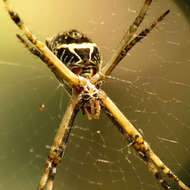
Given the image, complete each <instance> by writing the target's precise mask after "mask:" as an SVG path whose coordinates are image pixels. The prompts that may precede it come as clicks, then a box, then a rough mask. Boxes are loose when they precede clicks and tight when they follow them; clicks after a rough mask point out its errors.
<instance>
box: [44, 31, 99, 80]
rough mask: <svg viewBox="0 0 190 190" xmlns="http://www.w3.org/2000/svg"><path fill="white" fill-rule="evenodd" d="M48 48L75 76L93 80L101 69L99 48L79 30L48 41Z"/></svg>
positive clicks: (60, 34) (58, 35) (61, 34)
mask: <svg viewBox="0 0 190 190" xmlns="http://www.w3.org/2000/svg"><path fill="white" fill-rule="evenodd" d="M46 45H47V46H48V48H49V49H50V50H51V51H52V52H53V53H54V54H55V55H56V56H57V57H58V58H59V59H60V60H61V61H62V62H63V63H64V64H65V65H66V66H67V67H68V68H69V69H70V70H71V71H73V72H74V73H75V74H77V75H81V76H83V77H86V78H91V77H92V76H93V75H95V74H96V73H97V72H98V71H99V68H100V53H99V50H98V47H97V45H96V44H95V43H93V42H92V41H91V40H90V39H89V38H87V37H86V36H85V35H84V34H82V33H81V32H78V31H77V30H70V31H68V32H64V33H59V34H57V35H56V36H54V37H52V38H50V39H48V40H46Z"/></svg>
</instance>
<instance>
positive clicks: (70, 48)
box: [3, 0, 190, 190]
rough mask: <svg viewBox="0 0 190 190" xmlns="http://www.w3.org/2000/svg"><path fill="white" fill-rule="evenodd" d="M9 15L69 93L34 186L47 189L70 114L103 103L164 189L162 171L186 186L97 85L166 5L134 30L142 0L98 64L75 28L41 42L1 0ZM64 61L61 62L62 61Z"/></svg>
mask: <svg viewBox="0 0 190 190" xmlns="http://www.w3.org/2000/svg"><path fill="white" fill-rule="evenodd" d="M3 2H4V3H5V6H6V9H7V11H8V12H9V14H10V17H11V19H12V20H13V21H14V22H15V23H16V25H17V26H18V27H19V28H20V29H21V30H22V32H23V33H24V34H25V36H26V37H27V38H28V40H29V41H30V42H27V41H26V40H25V39H24V38H23V37H21V36H20V35H18V34H17V37H18V39H19V40H20V41H21V42H22V43H23V44H24V45H25V47H26V48H27V49H28V50H29V51H30V52H31V53H32V54H34V55H36V56H38V57H39V58H40V59H41V60H42V61H43V62H44V63H46V64H47V66H48V67H49V68H50V69H51V71H52V72H54V74H55V75H56V77H57V78H58V80H60V81H61V82H62V83H63V84H64V85H65V88H66V89H67V90H68V92H69V93H70V94H71V98H70V101H69V103H68V106H67V109H66V112H65V114H64V116H63V119H62V121H61V123H60V126H59V129H58V131H57V134H56V136H55V138H54V141H53V144H52V146H51V149H50V153H49V155H48V158H47V160H46V164H45V169H44V172H43V175H42V177H41V180H40V184H39V186H38V190H42V189H44V188H45V187H46V190H52V189H53V181H54V177H55V174H56V167H57V165H58V164H59V163H60V162H61V160H62V159H63V156H64V152H65V148H66V146H67V142H68V138H69V135H70V132H71V129H72V126H73V122H74V119H75V116H76V114H77V113H78V111H79V110H80V109H81V110H82V111H83V113H85V114H87V116H88V119H98V118H99V114H100V110H101V109H103V110H104V111H105V112H106V114H107V115H108V117H109V118H110V119H111V121H113V122H114V124H115V125H116V127H117V128H118V129H119V132H120V133H121V135H122V136H123V137H124V138H125V139H126V141H127V142H128V143H130V146H131V147H133V148H134V149H135V150H136V152H137V154H138V155H139V157H140V158H141V159H142V160H143V161H144V162H145V164H146V165H147V167H148V169H149V170H150V171H151V172H152V173H153V175H154V176H155V177H156V179H157V180H158V181H159V183H160V184H161V185H162V187H163V188H164V189H171V188H170V186H169V184H168V183H167V181H166V180H164V179H163V177H162V173H163V174H165V175H167V176H168V177H169V178H171V179H172V180H174V181H175V182H176V183H177V184H178V186H179V187H180V188H181V189H184V190H190V188H189V187H187V186H186V185H185V184H184V183H183V182H182V181H181V180H180V179H179V178H178V177H177V176H176V175H175V174H174V173H173V172H172V171H171V170H170V169H169V168H168V167H167V166H166V165H165V164H164V163H163V162H162V161H161V160H160V158H159V157H158V156H157V155H156V154H155V153H154V152H153V151H152V149H151V148H150V146H149V144H148V143H147V142H146V141H145V140H144V138H143V137H142V135H141V134H140V133H139V132H138V131H137V130H136V129H135V128H134V126H133V125H132V124H131V123H130V122H129V121H128V120H127V119H126V117H125V116H124V115H123V114H122V113H121V111H120V110H119V109H118V108H117V107H116V105H115V104H114V103H113V102H112V101H111V99H110V98H109V97H108V96H107V95H106V93H105V92H103V91H102V90H101V89H100V87H101V83H102V81H103V80H104V79H105V77H106V76H108V75H110V73H111V72H112V71H113V69H114V68H115V67H116V66H117V64H118V63H119V62H120V61H121V60H122V59H123V58H124V57H125V56H126V55H127V53H128V51H129V50H130V49H131V48H132V47H133V46H134V45H135V44H136V43H137V42H139V41H140V40H142V39H143V38H144V37H145V36H147V35H148V33H149V32H150V31H151V30H152V29H153V28H154V27H155V26H156V25H157V24H158V23H159V22H160V21H162V20H163V19H164V17H165V16H166V15H167V14H168V13H169V10H167V11H166V12H165V13H164V14H162V15H161V16H160V17H159V18H158V19H156V20H155V21H154V22H153V23H152V24H151V25H150V27H148V28H146V29H145V30H143V31H142V32H140V33H139V34H138V35H137V36H135V34H136V31H137V29H138V27H139V25H140V24H141V22H142V21H143V19H144V17H145V15H146V12H147V10H148V8H149V6H150V4H151V2H152V0H145V1H144V5H143V7H142V8H141V10H140V12H139V15H138V16H137V17H136V19H135V21H134V22H133V23H132V25H131V26H130V27H129V29H128V30H127V32H126V34H125V35H124V37H123V39H122V41H121V44H120V47H119V49H118V51H117V52H116V53H115V54H114V56H113V58H112V59H111V60H110V61H109V62H108V63H107V64H106V65H105V66H104V67H103V68H102V67H101V59H100V55H99V51H98V47H97V45H96V44H95V43H93V42H92V41H91V40H90V39H89V38H87V37H86V36H85V35H84V34H82V33H81V32H78V31H77V30H70V31H67V32H64V33H59V34H58V35H56V36H54V37H53V38H51V39H48V40H47V41H46V45H45V44H44V43H42V42H40V41H39V40H37V39H36V37H35V36H34V35H33V34H32V33H31V32H30V30H29V29H28V27H27V26H26V25H25V24H24V23H23V21H22V20H21V19H20V17H19V16H18V14H17V13H16V12H15V11H13V10H12V8H11V7H10V6H9V4H8V1H7V0H3ZM63 63H64V64H63Z"/></svg>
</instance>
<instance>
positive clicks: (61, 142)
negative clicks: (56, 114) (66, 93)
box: [38, 95, 79, 190]
mask: <svg viewBox="0 0 190 190" xmlns="http://www.w3.org/2000/svg"><path fill="white" fill-rule="evenodd" d="M78 110H79V107H78V96H77V95H73V96H72V97H71V99H70V101H69V104H68V106H67V109H66V112H65V114H64V116H63V119H62V121H61V123H60V125H59V129H58V131H57V133H56V136H55V138H54V141H53V144H52V146H51V149H50V153H49V155H48V158H47V160H46V164H45V169H44V172H43V175H42V178H41V180H40V184H39V187H38V190H43V189H44V188H45V186H46V190H52V188H53V181H54V178H55V174H56V167H57V165H58V164H59V163H60V162H61V160H62V159H63V156H64V153H65V149H66V146H67V142H68V139H69V135H70V132H71V129H72V126H73V122H74V119H75V116H76V114H77V112H78Z"/></svg>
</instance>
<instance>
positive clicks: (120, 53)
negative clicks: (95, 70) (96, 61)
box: [102, 0, 152, 75]
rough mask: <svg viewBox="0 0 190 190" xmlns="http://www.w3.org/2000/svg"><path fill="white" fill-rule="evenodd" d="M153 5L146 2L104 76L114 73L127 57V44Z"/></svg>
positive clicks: (146, 0) (148, 0)
mask: <svg viewBox="0 0 190 190" xmlns="http://www.w3.org/2000/svg"><path fill="white" fill-rule="evenodd" d="M151 3H152V0H145V1H144V4H143V7H142V8H141V10H140V12H139V14H138V15H137V17H136V18H135V20H134V22H133V23H132V24H131V25H130V27H129V29H128V30H127V32H126V33H125V35H124V36H123V38H122V40H121V42H120V45H119V48H118V50H117V51H116V53H115V54H114V55H113V57H112V58H111V60H110V61H109V62H108V63H107V64H106V65H105V66H104V68H103V70H102V73H103V75H109V74H110V73H111V72H112V70H113V69H114V68H115V67H116V65H117V64H118V63H119V62H120V61H121V59H123V58H124V57H125V55H126V54H124V52H123V50H124V48H125V46H126V44H128V42H129V41H130V40H131V38H132V37H133V36H134V34H135V33H136V31H137V29H138V27H139V26H140V24H141V23H142V21H143V19H144V17H145V15H146V13H147V10H148V8H149V6H150V4H151Z"/></svg>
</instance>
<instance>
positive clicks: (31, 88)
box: [0, 0, 190, 190]
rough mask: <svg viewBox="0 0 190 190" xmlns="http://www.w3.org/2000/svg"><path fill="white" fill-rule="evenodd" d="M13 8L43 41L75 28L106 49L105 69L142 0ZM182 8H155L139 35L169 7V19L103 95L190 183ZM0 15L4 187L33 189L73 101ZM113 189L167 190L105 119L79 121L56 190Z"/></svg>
mask: <svg viewBox="0 0 190 190" xmlns="http://www.w3.org/2000/svg"><path fill="white" fill-rule="evenodd" d="M181 2H182V1H181ZM12 3H15V4H13V5H14V7H16V10H17V11H18V12H19V13H20V15H21V17H22V18H24V20H25V22H27V25H28V26H29V27H30V28H31V29H32V31H33V32H34V34H36V35H37V36H38V38H39V39H42V40H44V39H45V37H46V36H51V35H52V34H54V33H57V31H61V30H67V29H71V28H77V29H79V30H81V31H82V32H84V33H86V34H88V35H89V36H90V37H91V38H92V39H94V41H95V42H97V44H98V45H99V46H100V49H101V52H102V56H103V60H104V63H105V62H106V61H108V60H109V58H110V56H111V55H112V53H113V52H114V51H115V50H116V48H117V44H118V42H119V39H121V37H122V35H123V34H124V32H125V30H126V28H127V27H128V26H129V25H130V23H131V22H132V21H133V20H134V18H135V16H136V15H137V12H138V10H140V8H141V6H142V1H140V0H135V1H134V0H133V1H132V0H131V1H127V2H126V1H125V0H119V1H118V0H111V1H110V0H107V1H103V2H101V4H100V3H97V1H94V2H90V3H89V1H82V2H81V1H80V4H79V2H78V1H76V0H75V1H70V2H64V4H63V2H62V1H58V0H57V1H54V2H46V4H45V5H44V1H41V0H40V1H39V0H38V1H37V0H36V1H31V2H28V1H27V4H26V1H23V0H22V1H19V2H16V1H15V2H12ZM51 3H52V4H51ZM1 4H2V3H1ZM79 5H80V8H79ZM44 7H45V10H44V11H43V12H42V11H41V10H42V8H43V9H44ZM181 7H182V8H184V9H180V8H179V7H177V6H176V4H175V3H174V2H173V1H167V2H166V1H164V0H158V1H155V2H153V3H152V6H151V7H150V9H149V11H148V15H147V16H146V18H145V20H144V22H143V24H142V27H141V29H143V28H145V27H146V26H148V25H149V24H150V23H151V21H152V20H154V19H155V18H156V17H158V16H159V15H160V14H161V13H163V12H164V11H165V10H166V9H168V8H170V9H171V13H170V15H169V16H168V17H167V18H166V19H165V20H164V21H163V22H162V23H160V24H159V26H158V27H157V28H156V30H154V31H153V32H152V33H151V34H150V35H148V37H147V38H146V39H144V40H143V42H142V43H139V44H137V45H136V46H135V47H134V48H133V50H132V51H131V52H130V54H129V55H128V56H127V58H126V59H125V60H123V61H122V62H121V64H120V65H119V66H118V68H117V69H116V70H115V71H114V72H113V74H112V76H111V77H109V78H108V79H107V81H106V83H105V84H104V86H103V89H104V90H105V91H106V92H107V94H108V95H109V96H110V97H111V98H112V99H113V101H114V102H115V103H116V104H117V106H118V107H119V108H120V109H121V110H122V111H123V113H124V114H125V115H126V116H127V118H128V119H129V120H130V121H131V122H132V123H133V124H134V126H135V127H136V128H137V129H138V130H139V131H140V132H141V134H142V135H143V136H144V137H145V139H146V140H147V142H148V143H149V144H150V145H151V147H152V149H153V150H154V151H155V153H156V154H157V155H158V156H159V157H160V158H161V159H162V160H163V161H164V162H165V163H166V165H167V166H168V167H169V168H171V169H172V171H174V173H176V174H177V175H178V176H179V177H180V178H181V179H182V180H183V181H184V182H185V183H186V184H187V185H190V164H189V163H190V162H189V158H190V153H189V152H190V150H189V146H190V143H189V142H190V141H189V139H188V138H189V134H190V119H189V113H190V100H189V97H190V77H189V72H188V71H189V69H190V55H189V49H190V39H189V35H190V26H189V20H187V18H188V17H186V16H187V15H186V13H187V12H188V11H189V10H190V9H189V6H188V3H186V2H185V1H184V2H183V3H181ZM0 9H2V10H1V11H0V14H1V16H0V21H1V23H2V26H4V27H3V29H2V31H1V44H0V48H1V51H0V52H1V55H0V68H1V69H0V88H1V93H0V96H1V98H0V101H1V103H0V105H1V107H0V113H1V114H0V115H1V128H0V150H1V154H0V168H1V170H0V171H1V172H0V189H7V190H11V189H15V190H17V189H19V190H25V189H28V190H30V189H36V186H37V184H38V183H39V180H40V176H41V174H42V171H43V167H44V163H45V159H46V157H47V154H48V151H49V147H50V146H51V143H52V141H53V138H54V135H55V132H56V129H57V126H58V125H59V122H60V119H61V117H62V115H63V113H64V110H65V108H66V105H67V102H68V96H67V94H66V92H65V90H64V89H63V88H62V86H61V85H60V84H59V83H58V82H57V80H56V79H55V77H54V76H53V74H52V73H51V72H49V70H48V68H46V66H44V65H43V64H41V62H40V61H39V60H38V59H37V58H35V57H33V56H32V55H30V53H28V52H27V50H26V49H25V48H24V47H23V46H22V44H20V43H18V41H17V40H16V37H15V33H19V32H20V31H19V30H17V28H16V26H15V25H14V24H12V23H11V21H10V19H9V18H8V16H7V14H6V12H5V10H4V9H3V6H1V7H0ZM34 10H35V11H36V12H34ZM70 10H72V11H70ZM81 10H82V11H81ZM83 10H86V12H85V11H83ZM51 15H54V16H53V17H52V16H51ZM44 21H45V22H44ZM47 21H48V22H47ZM43 106H45V107H43ZM40 108H41V109H40ZM169 182H170V183H171V185H172V187H173V189H177V187H176V186H175V184H173V183H172V182H171V181H169ZM116 188H128V189H140V190H143V189H144V190H149V189H157V190H158V189H161V187H160V185H159V184H158V183H157V181H156V180H155V179H154V177H153V176H152V174H151V173H150V172H149V171H148V169H147V168H146V166H145V165H144V163H143V162H142V161H141V160H140V159H139V158H138V156H137V155H136V153H135V152H134V151H133V149H131V148H130V147H128V145H127V144H126V143H125V142H124V140H123V139H122V137H121V136H120V134H119V132H118V131H117V129H116V128H115V127H114V126H113V124H112V123H111V122H110V121H109V120H108V118H107V117H106V116H105V114H104V113H102V114H101V117H100V119H99V120H94V121H88V120H87V117H86V116H83V115H82V114H81V113H79V115H78V117H77V119H76V121H75V124H74V129H73V131H72V134H71V137H70V140H69V143H68V147H67V150H66V154H65V158H64V160H63V161H62V163H61V165H60V166H59V167H58V170H57V175H56V179H55V186H54V190H60V189H68V190H70V189H71V190H80V189H92V190H97V189H98V190H103V189H110V190H112V189H116Z"/></svg>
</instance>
